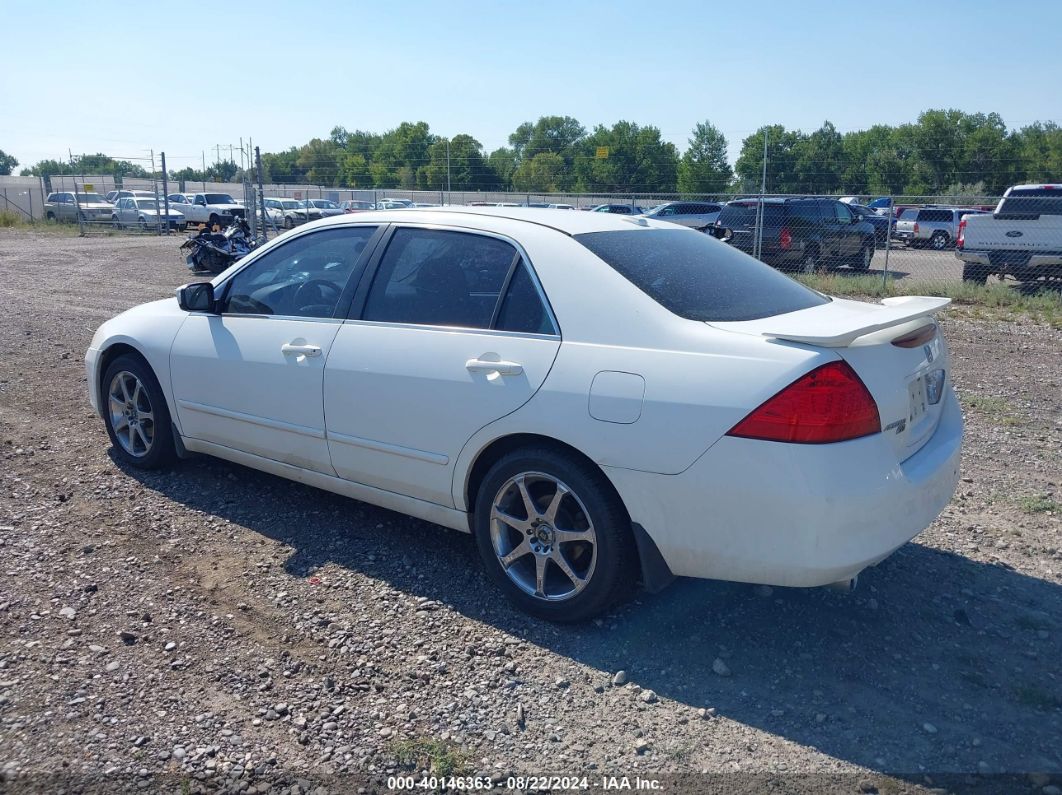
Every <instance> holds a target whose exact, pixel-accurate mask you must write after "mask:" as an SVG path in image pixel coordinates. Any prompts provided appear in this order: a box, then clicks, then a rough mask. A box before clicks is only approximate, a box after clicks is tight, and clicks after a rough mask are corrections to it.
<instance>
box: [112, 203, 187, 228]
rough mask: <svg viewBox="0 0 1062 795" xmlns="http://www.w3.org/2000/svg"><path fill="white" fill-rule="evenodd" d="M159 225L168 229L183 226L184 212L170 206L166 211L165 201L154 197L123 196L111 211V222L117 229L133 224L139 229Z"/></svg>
mask: <svg viewBox="0 0 1062 795" xmlns="http://www.w3.org/2000/svg"><path fill="white" fill-rule="evenodd" d="M160 222H161V225H162V226H163V227H167V226H168V227H169V228H170V229H182V228H184V225H185V223H184V213H182V212H181V211H180V210H176V209H174V208H173V207H172V206H171V207H170V210H169V213H167V212H166V205H165V201H164V200H163V199H161V198H158V199H156V198H155V197H151V198H150V199H149V198H144V197H142V196H136V197H133V196H125V197H123V198H121V199H119V200H118V203H117V204H116V205H114V210H113V211H112V213H111V223H112V224H113V225H114V226H115V227H116V228H118V229H121V228H123V227H126V226H135V227H137V228H138V229H141V230H148V229H154V228H155V227H157V226H159V224H160Z"/></svg>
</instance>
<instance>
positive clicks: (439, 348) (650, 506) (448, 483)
mask: <svg viewBox="0 0 1062 795" xmlns="http://www.w3.org/2000/svg"><path fill="white" fill-rule="evenodd" d="M946 304H947V299H938V298H922V297H906V296H905V297H902V298H890V299H886V300H885V301H883V302H882V303H881V304H868V303H860V302H854V301H847V300H840V299H831V298H829V297H826V296H823V295H821V294H819V293H817V292H814V291H812V290H810V289H808V288H806V287H804V286H802V285H801V284H799V283H797V282H795V281H793V280H791V279H790V278H789V277H787V276H784V275H782V274H780V273H778V272H777V271H775V270H773V269H772V268H770V267H768V266H766V265H763V264H761V263H760V262H758V261H756V260H754V259H752V258H751V257H748V256H746V255H745V254H742V253H741V252H739V251H735V250H734V249H732V248H731V247H729V246H727V245H726V244H724V243H721V242H719V241H717V240H715V239H713V238H711V237H709V236H707V235H703V234H700V233H698V232H695V231H693V230H690V229H684V228H679V227H676V226H675V225H673V224H669V223H666V222H654V221H647V220H644V219H642V218H627V217H623V216H618V215H611V214H607V213H557V212H552V211H550V210H535V209H525V208H490V209H487V208H479V209H470V208H453V209H448V208H438V209H418V210H401V211H373V212H366V213H358V214H356V215H343V216H339V217H335V218H330V219H325V220H322V221H318V222H315V223H311V224H308V225H306V226H303V227H300V228H298V229H296V230H293V231H291V232H288V233H286V234H283V235H281V236H279V237H278V238H276V239H275V240H273V241H271V242H270V243H268V244H267V245H265V246H263V247H262V248H260V249H257V250H256V251H254V252H253V253H252V254H250V255H249V256H247V257H245V258H244V259H242V260H241V261H240V262H239V263H237V264H236V265H234V266H233V267H231V268H230V269H229V270H227V271H225V272H224V273H222V274H220V275H219V276H218V277H217V278H215V279H214V280H213V281H212V282H198V283H194V284H190V285H186V286H185V287H182V288H181V289H180V290H178V296H177V298H176V299H173V298H171V299H166V300H162V301H155V302H153V303H149V304H144V305H142V306H138V307H135V308H133V309H130V310H129V311H127V312H125V313H124V314H122V315H119V316H118V317H116V318H114V319H113V320H110V321H108V322H106V323H104V324H103V325H102V326H101V327H100V329H99V330H98V331H97V332H96V335H95V337H94V338H93V340H92V343H91V347H90V348H89V350H88V353H87V354H86V358H85V361H86V367H87V375H88V383H89V385H90V395H91V400H92V404H93V406H94V407H95V408H96V410H97V411H98V412H99V414H100V415H101V417H102V418H103V420H104V422H105V425H106V428H107V432H108V434H109V436H110V439H111V443H112V445H113V447H114V451H115V454H116V455H117V456H118V458H119V460H120V461H122V462H124V463H127V464H130V465H133V466H139V467H146V468H150V467H162V466H166V465H168V464H170V462H171V461H172V460H173V458H174V457H175V456H181V457H183V456H185V455H187V454H189V453H205V454H209V455H213V456H217V457H220V458H224V459H228V460H229V461H234V462H236V463H239V464H243V465H246V466H249V467H253V468H256V469H260V470H263V471H266V472H270V473H273V474H276V475H279V476H282V477H287V478H290V479H292V480H297V481H299V482H302V483H308V484H311V485H314V486H318V487H320V488H323V489H327V490H329V491H333V492H337V493H339V494H343V495H347V496H349V497H353V498H356V499H359V500H364V501H366V502H370V503H373V504H376V505H380V506H383V507H386V508H389V509H392V510H396V511H400V512H402V513H406V514H409V515H411V516H415V517H419V518H421V519H426V520H429V521H432V522H436V523H438V524H442V525H445V526H447V527H452V528H457V529H460V530H464V531H466V532H471V533H473V534H474V536H475V539H476V542H477V545H478V548H479V552H480V554H481V556H482V558H483V563H484V565H485V566H486V570H487V572H488V573H489V575H490V577H491V578H492V579H493V580H494V581H495V582H496V583H497V585H498V586H499V587H500V588H501V589H502V590H503V591H504V592H505V593H506V594H507V595H508V596H509V597H510V598H511V599H512V600H513V601H514V602H516V604H518V605H519V606H520V607H522V608H523V609H525V610H527V611H529V612H531V613H533V614H535V615H538V616H542V617H545V618H549V619H553V620H562V621H564V620H580V619H585V618H587V617H589V616H593V615H596V614H599V613H600V612H602V611H604V610H607V609H608V608H609V607H610V606H611V605H613V604H614V603H616V602H617V600H619V599H621V598H622V597H623V595H624V594H625V593H626V592H628V591H629V590H630V589H631V588H632V586H634V584H635V583H636V582H638V581H639V580H640V581H641V582H642V583H643V584H644V585H645V587H647V588H648V589H650V590H656V589H658V588H660V587H663V586H664V585H666V584H667V583H668V582H669V581H670V580H671V579H672V578H673V577H675V576H692V577H708V578H718V579H725V580H738V581H743V582H748V583H763V584H770V585H781V586H818V585H825V584H833V583H837V582H846V583H847V582H849V581H851V579H852V578H854V577H855V576H856V575H857V574H858V573H859V572H860V571H861V570H862V569H864V568H866V567H867V566H871V565H873V564H875V563H877V562H878V561H880V560H882V559H883V558H885V557H886V556H888V555H889V554H890V553H891V552H892V551H893V550H895V549H896V548H897V547H899V546H901V545H903V544H904V543H906V542H907V541H908V540H909V539H911V538H912V537H914V536H915V535H916V534H918V533H919V532H920V531H921V530H922V529H923V528H925V527H926V526H928V525H929V524H930V523H931V522H932V521H933V520H934V518H936V516H937V515H938V513H939V512H940V511H941V510H942V509H943V507H944V506H945V505H946V504H947V502H948V501H949V499H950V498H951V495H952V493H953V491H954V488H955V485H956V482H957V480H958V468H959V454H960V448H961V443H962V419H961V414H960V411H959V407H958V404H957V402H956V399H955V396H954V394H953V391H952V388H951V378H950V360H949V355H948V350H947V346H946V345H945V343H944V340H943V338H942V336H941V334H940V330H939V328H938V325H937V323H936V322H935V321H934V319H933V315H934V313H935V312H936V311H938V310H939V309H940V308H941V307H943V306H944V305H946Z"/></svg>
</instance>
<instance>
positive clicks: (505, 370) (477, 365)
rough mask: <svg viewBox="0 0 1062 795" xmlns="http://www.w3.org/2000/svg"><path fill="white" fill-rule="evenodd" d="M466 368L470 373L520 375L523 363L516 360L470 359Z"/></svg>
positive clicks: (466, 363)
mask: <svg viewBox="0 0 1062 795" xmlns="http://www.w3.org/2000/svg"><path fill="white" fill-rule="evenodd" d="M465 369H466V370H468V371H469V372H470V373H498V374H499V375H520V373H522V372H523V371H524V368H523V365H521V364H517V363H516V362H492V361H490V360H489V359H469V360H468V361H467V362H465Z"/></svg>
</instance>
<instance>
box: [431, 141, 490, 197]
mask: <svg viewBox="0 0 1062 795" xmlns="http://www.w3.org/2000/svg"><path fill="white" fill-rule="evenodd" d="M449 149H450V153H449V154H450V163H449V176H450V187H451V188H452V189H453V190H490V189H492V188H495V187H497V182H498V180H497V176H496V175H495V173H494V170H493V169H491V167H490V166H489V165H488V164H487V160H486V158H484V157H483V145H482V144H481V143H480V142H479V141H477V140H476V139H475V138H473V137H472V136H471V135H466V134H461V135H455V136H454V137H453V138H452V139H451V140H450V145H449ZM446 150H447V142H446V140H445V139H440V140H437V141H436V142H435V143H433V144H432V145H431V149H430V159H431V162H430V163H429V164H428V166H427V167H426V168H425V170H424V179H425V182H426V185H427V187H428V188H429V189H431V190H444V189H445V188H446V184H447V162H446V155H447V151H446Z"/></svg>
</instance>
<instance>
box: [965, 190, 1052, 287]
mask: <svg viewBox="0 0 1062 795" xmlns="http://www.w3.org/2000/svg"><path fill="white" fill-rule="evenodd" d="M955 256H956V257H958V258H959V259H960V260H962V278H963V281H967V282H976V283H978V284H984V283H985V281H986V280H987V279H988V277H989V276H990V275H992V274H997V275H999V276H1001V277H1002V276H1006V275H1010V276H1013V277H1014V278H1015V279H1018V280H1019V281H1034V280H1036V279H1039V278H1041V277H1045V278H1052V277H1054V278H1058V277H1062V185H1015V186H1014V187H1012V188H1007V192H1006V193H1004V194H1003V198H1002V199H1001V200H1000V202H999V206H997V207H996V209H995V212H993V213H992V214H991V215H970V216H967V217H966V218H965V219H964V220H963V221H962V223H961V224H959V233H958V237H957V239H956V240H955Z"/></svg>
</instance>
